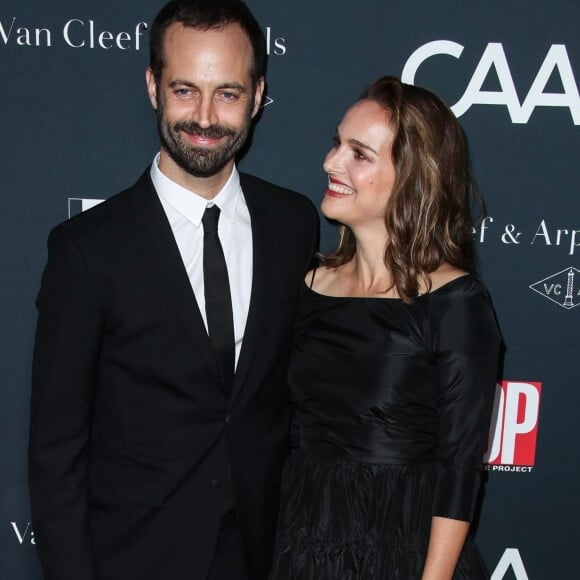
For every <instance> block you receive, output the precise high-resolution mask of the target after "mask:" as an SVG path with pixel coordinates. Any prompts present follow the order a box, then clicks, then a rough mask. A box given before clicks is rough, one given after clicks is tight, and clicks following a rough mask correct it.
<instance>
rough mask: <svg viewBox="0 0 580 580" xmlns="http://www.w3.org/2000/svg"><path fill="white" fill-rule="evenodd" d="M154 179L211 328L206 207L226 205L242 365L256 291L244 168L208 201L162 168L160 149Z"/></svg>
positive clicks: (222, 233) (225, 242)
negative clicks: (205, 250)
mask: <svg viewBox="0 0 580 580" xmlns="http://www.w3.org/2000/svg"><path fill="white" fill-rule="evenodd" d="M151 180H152V181H153V185H154V186H155V190H156V191H157V195H158V196H159V199H160V200H161V204H162V205H163V209H164V210H165V213H166V215H167V219H168V220H169V224H170V226H171V231H172V232H173V236H174V237H175V241H176V242H177V247H178V248H179V252H180V254H181V259H182V260H183V264H184V266H185V269H186V271H187V275H188V277H189V282H190V283H191V287H192V289H193V293H194V295H195V299H196V301H197V304H198V306H199V311H200V312H201V316H202V318H203V321H204V324H205V328H206V331H207V316H206V313H205V293H204V282H203V225H202V223H201V218H202V217H203V213H204V212H205V208H206V207H211V206H212V205H217V206H218V207H219V208H220V212H221V213H220V220H219V223H218V237H219V239H220V242H221V245H222V248H223V251H224V256H225V259H226V266H227V269H228V276H229V280H230V292H231V295H232V307H233V310H234V313H233V314H234V337H235V341H236V361H235V362H236V365H237V363H238V359H239V356H240V350H241V348H242V339H243V337H244V330H245V328H246V322H247V320H248V310H249V307H250V293H251V291H252V227H251V221H250V212H249V211H248V206H247V205H246V200H245V198H244V194H243V192H242V188H241V186H240V176H239V173H238V171H237V169H236V167H235V166H234V168H233V171H232V174H231V175H230V178H229V179H228V181H227V182H226V184H225V185H224V186H223V188H222V189H221V190H220V192H219V193H218V194H217V195H216V196H215V197H214V198H213V199H212V200H207V199H205V198H203V197H201V196H200V195H197V194H195V193H193V192H191V191H190V190H189V189H186V188H185V187H182V186H181V185H178V184H177V183H175V182H174V181H172V180H171V179H169V178H168V177H167V176H166V175H164V174H163V173H162V172H161V170H160V169H159V154H157V156H156V157H155V159H154V161H153V164H152V165H151Z"/></svg>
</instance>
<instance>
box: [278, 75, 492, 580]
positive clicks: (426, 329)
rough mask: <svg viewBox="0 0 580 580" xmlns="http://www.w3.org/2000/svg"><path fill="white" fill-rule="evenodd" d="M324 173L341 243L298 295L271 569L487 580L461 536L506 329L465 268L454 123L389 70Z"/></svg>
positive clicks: (342, 578) (349, 579)
mask: <svg viewBox="0 0 580 580" xmlns="http://www.w3.org/2000/svg"><path fill="white" fill-rule="evenodd" d="M324 169H325V171H326V172H327V173H328V180H329V183H328V189H327V191H326V194H325V197H324V200H323V202H322V212H323V213H324V215H325V216H327V217H328V218H330V219H332V220H336V221H337V222H338V223H339V224H340V242H339V246H338V248H337V250H336V251H335V252H334V253H333V254H331V255H327V256H322V257H321V265H320V266H319V267H318V268H317V269H316V270H315V271H313V272H310V273H309V275H308V277H307V279H306V282H305V285H304V289H303V296H302V300H301V306H300V312H299V320H298V327H297V335H296V342H295V348H294V353H293V357H292V361H291V366H290V373H289V378H290V387H291V390H292V395H293V398H294V400H295V419H294V436H295V437H294V439H295V449H294V450H293V452H292V454H291V456H290V458H289V459H288V461H287V463H286V466H285V470H284V478H283V485H282V503H281V509H280V519H279V525H278V531H277V536H276V549H275V556H274V566H273V571H272V578H273V579H275V580H285V579H287V580H297V579H300V580H355V579H360V580H375V579H376V580H379V579H380V580H385V579H388V580H394V579H397V580H451V579H453V580H467V579H469V580H479V579H483V578H489V576H488V575H487V572H486V570H485V566H484V565H483V563H482V561H481V558H480V556H479V554H478V552H477V549H476V547H475V545H474V543H473V540H472V539H471V537H470V536H469V533H468V532H469V522H470V520H471V519H472V516H473V511H474V506H475V503H476V498H477V495H478V490H479V483H480V473H481V472H480V469H481V462H482V455H483V452H484V447H485V440H486V436H487V432H488V426H489V421H490V415H491V411H492V403H493V398H494V388H495V379H496V372H497V364H498V356H499V350H500V336H499V332H498V329H497V326H496V323H495V319H494V314H493V311H492V307H491V305H490V302H489V298H488V295H487V292H486V290H485V288H484V287H483V285H482V284H481V282H480V281H479V279H478V278H477V276H476V275H475V274H474V272H473V248H472V218H471V212H470V203H471V199H470V198H471V193H472V189H473V185H472V182H471V179H470V172H469V164H468V159H467V152H466V146H465V141H464V136H463V132H462V129H461V127H460V125H459V124H458V122H457V120H456V119H455V117H454V116H453V114H452V113H451V111H450V110H449V109H448V107H447V106H446V105H445V104H443V102H442V101H441V100H440V99H439V98H438V97H436V96H435V95H434V94H432V93H430V92H429V91H426V90H424V89H420V88H418V87H414V86H410V85H406V84H402V83H401V82H400V81H398V80H397V79H395V78H392V77H385V78H382V79H379V80H378V81H376V82H375V83H374V84H373V85H372V86H371V87H370V88H369V89H368V90H367V91H366V93H365V95H364V96H363V98H362V99H361V100H360V101H358V102H357V103H355V104H354V105H353V106H352V107H351V108H350V109H349V110H348V111H347V113H346V115H345V116H344V118H343V119H342V122H341V123H340V125H339V127H338V129H337V132H336V136H335V143H334V146H333V148H332V149H331V150H330V152H329V153H328V155H327V157H326V160H325V162H324Z"/></svg>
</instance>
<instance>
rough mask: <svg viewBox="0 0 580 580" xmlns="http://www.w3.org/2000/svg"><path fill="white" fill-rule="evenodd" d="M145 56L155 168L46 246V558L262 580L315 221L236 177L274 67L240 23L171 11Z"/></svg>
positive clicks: (38, 479)
mask: <svg viewBox="0 0 580 580" xmlns="http://www.w3.org/2000/svg"><path fill="white" fill-rule="evenodd" d="M150 43H151V62H150V68H149V69H148V70H147V87H148V92H149V97H150V99H151V102H152V104H153V107H154V109H155V110H156V112H157V122H158V127H159V135H160V140H161V151H160V154H159V155H158V156H157V157H156V158H155V161H154V163H153V164H152V166H151V167H150V168H149V169H148V170H147V171H146V172H145V173H144V174H143V175H142V176H141V178H140V179H139V180H138V181H137V183H136V184H135V185H134V186H133V187H131V188H129V189H127V190H126V191H124V192H122V193H120V194H118V195H116V196H114V197H112V198H111V199H109V200H108V201H107V202H105V203H103V204H101V205H99V206H98V207H96V208H94V209H92V210H90V211H88V212H86V213H84V214H82V215H80V216H78V217H75V218H73V219H71V220H69V221H68V222H66V223H64V224H61V225H60V226H57V227H56V228H55V229H54V230H53V231H52V232H51V234H50V237H49V258H48V264H47V266H46V269H45V272H44V275H43V279H42V287H41V290H40V293H39V296H38V302H37V305H38V309H39V321H38V329H37V335H36V344H35V356H34V365H33V395H32V414H31V431H30V448H29V459H30V491H31V503H32V513H33V525H34V529H35V536H36V538H37V547H38V553H39V556H40V560H41V562H42V566H43V569H44V572H45V578H47V579H48V580H132V579H134V580H186V579H187V580H197V579H199V580H206V579H207V578H211V579H217V578H220V579H222V580H225V579H235V580H239V579H242V578H251V579H252V580H259V579H262V578H265V577H266V576H267V573H268V567H269V560H270V555H271V549H272V543H273V538H274V530H275V521H276V515H277V498H278V487H279V482H280V471H281V465H282V462H283V460H284V455H285V452H286V445H287V434H288V425H289V409H288V403H287V400H288V396H287V387H286V366H287V361H288V356H289V351H290V348H291V334H292V325H293V317H294V314H295V308H296V303H297V299H298V295H299V292H300V289H301V284H302V283H303V276H304V274H305V272H306V270H307V268H308V266H309V262H310V260H311V258H312V255H313V252H314V251H315V248H316V244H317V235H318V221H317V217H316V211H315V209H314V208H313V206H312V204H311V203H310V202H309V201H308V200H307V199H306V198H304V197H303V196H301V195H298V194H296V193H293V192H290V191H288V190H285V189H281V188H279V187H276V186H274V185H271V184H269V183H266V182H264V181H262V180H260V179H257V178H255V177H251V176H249V175H244V174H240V173H238V171H237V169H236V166H235V155H236V153H237V152H238V151H239V149H240V147H242V145H243V143H244V141H245V139H246V136H247V134H248V130H249V127H250V124H251V120H252V118H253V117H254V116H255V115H256V113H257V111H258V109H259V106H260V103H261V99H262V93H263V89H264V68H265V66H264V65H265V59H266V51H265V41H264V37H263V34H262V32H261V30H260V27H259V26H258V24H257V22H256V21H255V19H254V17H253V16H252V15H251V13H250V12H249V10H248V8H247V7H246V6H245V4H243V3H242V2H239V1H237V0H173V1H171V2H169V4H167V5H166V6H165V7H164V8H163V9H162V10H161V12H160V13H159V15H158V16H157V18H156V20H155V22H154V24H153V26H152V29H151V38H150Z"/></svg>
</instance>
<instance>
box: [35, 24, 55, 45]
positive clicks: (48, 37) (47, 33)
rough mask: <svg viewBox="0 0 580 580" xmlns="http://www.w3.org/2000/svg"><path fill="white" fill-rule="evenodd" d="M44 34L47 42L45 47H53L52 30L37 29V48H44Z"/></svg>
mask: <svg viewBox="0 0 580 580" xmlns="http://www.w3.org/2000/svg"><path fill="white" fill-rule="evenodd" d="M42 33H44V35H45V40H44V46H52V36H51V33H50V30H48V28H37V29H36V46H42V45H43V43H42V42H41V35H42Z"/></svg>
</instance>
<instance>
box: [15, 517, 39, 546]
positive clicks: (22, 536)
mask: <svg viewBox="0 0 580 580" xmlns="http://www.w3.org/2000/svg"><path fill="white" fill-rule="evenodd" d="M10 525H11V526H12V529H13V530H14V533H15V534H16V538H17V539H18V543H19V544H20V545H21V546H22V544H23V543H24V540H25V539H26V536H27V535H28V530H29V529H30V522H28V523H27V524H26V528H25V529H24V532H21V531H20V528H19V527H18V524H17V523H16V522H10ZM30 543H31V544H34V537H33V534H32V535H31V540H30Z"/></svg>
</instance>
